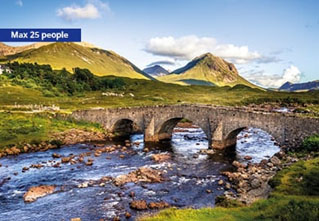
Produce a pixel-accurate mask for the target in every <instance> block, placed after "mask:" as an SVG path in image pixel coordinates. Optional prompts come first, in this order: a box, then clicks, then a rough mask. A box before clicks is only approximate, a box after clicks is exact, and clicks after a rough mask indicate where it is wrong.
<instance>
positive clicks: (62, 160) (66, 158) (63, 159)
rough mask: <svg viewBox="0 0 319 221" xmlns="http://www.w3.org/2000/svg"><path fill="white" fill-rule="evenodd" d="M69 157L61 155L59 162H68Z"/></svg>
mask: <svg viewBox="0 0 319 221" xmlns="http://www.w3.org/2000/svg"><path fill="white" fill-rule="evenodd" d="M71 159H72V158H71V157H62V158H61V163H69V162H70V160H71Z"/></svg>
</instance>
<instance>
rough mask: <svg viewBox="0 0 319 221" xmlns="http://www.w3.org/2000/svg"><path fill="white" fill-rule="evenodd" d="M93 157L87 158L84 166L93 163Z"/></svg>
mask: <svg viewBox="0 0 319 221" xmlns="http://www.w3.org/2000/svg"><path fill="white" fill-rule="evenodd" d="M93 161H94V160H93V159H92V158H89V159H88V161H87V162H86V163H85V165H86V166H92V165H93Z"/></svg>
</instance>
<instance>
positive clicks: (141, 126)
mask: <svg viewBox="0 0 319 221" xmlns="http://www.w3.org/2000/svg"><path fill="white" fill-rule="evenodd" d="M72 117H73V118H75V119H78V120H86V121H90V122H97V123H101V124H102V125H103V126H104V127H105V129H107V130H108V131H110V132H115V133H116V134H118V135H128V134H130V133H133V132H134V131H140V132H143V133H144V140H145V142H159V141H161V140H167V139H171V137H172V132H173V128H174V127H175V126H176V124H177V123H178V122H179V121H180V120H181V119H183V118H186V119H188V120H190V121H192V122H193V123H194V124H196V125H197V126H199V127H201V128H202V129H203V131H204V132H205V133H206V136H207V138H208V140H209V142H210V146H211V147H213V148H216V149H223V148H225V147H228V146H233V145H235V144H236V140H237V135H238V134H239V133H240V131H242V130H243V129H244V128H247V127H254V128H260V129H262V130H264V131H266V132H268V133H269V134H270V135H272V136H273V137H274V139H275V140H276V142H278V143H279V145H281V146H286V147H297V146H299V145H300V144H301V142H302V140H303V139H304V138H305V137H307V136H311V135H313V134H319V119H316V118H308V117H301V116H297V115H295V114H287V113H285V114H284V113H276V112H260V111H253V110H250V109H245V108H231V107H216V106H208V105H207V106H204V105H172V106H169V105H166V106H150V107H131V108H110V109H90V110H79V111H75V112H73V113H72Z"/></svg>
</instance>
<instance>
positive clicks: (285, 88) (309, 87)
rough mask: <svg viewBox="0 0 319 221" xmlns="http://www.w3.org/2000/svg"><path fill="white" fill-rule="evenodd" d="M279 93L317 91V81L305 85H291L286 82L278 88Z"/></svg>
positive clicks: (318, 83)
mask: <svg viewBox="0 0 319 221" xmlns="http://www.w3.org/2000/svg"><path fill="white" fill-rule="evenodd" d="M279 90H280V91H309V90H319V80H318V81H310V82H306V83H298V84H293V83H290V82H286V83H285V84H283V85H282V86H281V87H280V88H279Z"/></svg>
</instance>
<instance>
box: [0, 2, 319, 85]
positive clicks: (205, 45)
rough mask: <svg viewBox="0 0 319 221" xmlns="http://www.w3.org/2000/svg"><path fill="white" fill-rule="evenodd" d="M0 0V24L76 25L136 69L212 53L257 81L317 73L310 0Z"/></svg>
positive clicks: (317, 42)
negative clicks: (132, 64)
mask: <svg viewBox="0 0 319 221" xmlns="http://www.w3.org/2000/svg"><path fill="white" fill-rule="evenodd" d="M0 3H1V4H0V28H81V29H82V41H86V42H89V43H92V44H94V45H96V46H98V47H101V48H103V49H107V50H113V51H115V52H116V53H118V54H120V55H121V56H124V57H125V58H127V59H128V60H130V61H131V62H133V63H134V64H136V65H137V66H138V67H139V68H141V69H143V68H145V67H147V66H149V65H152V64H161V65H163V66H164V67H165V68H167V69H169V70H174V69H175V68H178V67H180V66H183V65H185V64H186V63H187V62H189V61H190V60H191V59H193V58H195V57H196V56H199V55H201V54H203V53H206V52H211V53H213V54H214V55H217V56H220V57H222V58H224V59H225V60H227V61H229V62H232V63H234V64H235V65H236V67H237V69H238V71H239V74H240V75H242V76H243V77H245V78H246V79H248V80H250V81H252V82H253V83H256V84H258V85H261V86H264V87H279V86H281V85H282V84H284V83H285V82H287V81H290V82H293V83H298V82H306V81H312V80H319V69H318V67H317V66H318V65H319V13H318V11H319V1H317V0H50V1H43V0H0ZM8 44H10V43H8ZM10 45H16V44H12V43H11V44H10Z"/></svg>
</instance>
